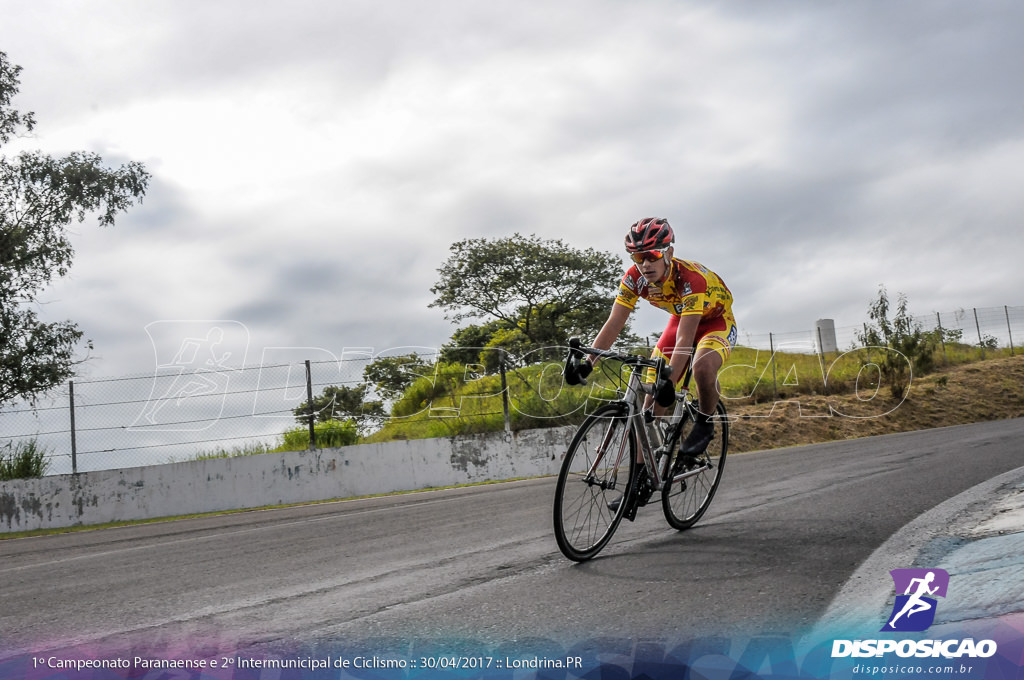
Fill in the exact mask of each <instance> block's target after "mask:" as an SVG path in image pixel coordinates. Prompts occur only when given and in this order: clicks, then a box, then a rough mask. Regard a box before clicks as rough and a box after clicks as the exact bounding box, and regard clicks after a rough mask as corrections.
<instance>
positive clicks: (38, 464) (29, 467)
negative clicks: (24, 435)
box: [0, 439, 50, 481]
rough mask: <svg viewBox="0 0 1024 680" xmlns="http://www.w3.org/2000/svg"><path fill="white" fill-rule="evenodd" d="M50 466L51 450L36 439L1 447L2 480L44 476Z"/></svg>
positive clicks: (0, 472) (0, 471)
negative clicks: (43, 446) (40, 444)
mask: <svg viewBox="0 0 1024 680" xmlns="http://www.w3.org/2000/svg"><path fill="white" fill-rule="evenodd" d="M49 466H50V458H49V452H48V451H47V450H46V449H44V448H42V447H40V446H39V444H38V443H37V442H36V440H35V439H27V440H24V441H19V442H13V441H12V442H8V443H7V444H6V445H4V446H2V447H0V481H6V480H10V479H27V478H31V477H42V476H43V475H45V474H46V470H47V468H48V467H49Z"/></svg>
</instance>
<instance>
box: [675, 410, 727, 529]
mask: <svg viewBox="0 0 1024 680" xmlns="http://www.w3.org/2000/svg"><path fill="white" fill-rule="evenodd" d="M715 415H716V418H715V421H716V422H715V425H716V428H717V432H716V433H715V435H716V436H715V438H714V439H712V440H711V444H710V445H708V448H707V451H705V452H704V453H703V454H701V455H700V456H696V457H695V458H694V459H691V460H689V461H687V460H685V459H684V458H683V455H682V453H681V452H679V453H677V454H676V461H675V465H674V466H673V467H672V471H671V473H670V477H669V479H667V480H666V481H665V485H664V487H662V490H661V506H662V509H663V510H664V511H665V519H666V520H668V523H669V524H670V525H671V526H672V528H673V529H679V530H680V531H682V530H683V529H689V528H690V527H692V526H693V525H694V524H696V523H697V520H699V519H700V518H701V516H703V515H704V512H705V511H707V509H708V506H709V505H711V499H712V498H714V496H715V491H717V490H718V484H719V482H721V481H722V472H723V470H724V469H725V456H726V454H727V453H728V452H729V421H728V419H727V417H726V412H725V405H724V404H722V402H718V408H717V409H716V412H715ZM683 417H684V418H686V422H684V423H683V427H682V432H681V433H680V435H679V441H680V442H682V441H684V440H685V439H686V435H687V433H689V431H690V429H691V428H692V427H693V414H692V412H691V411H689V410H688V411H687V412H686V414H685V415H684V416H683Z"/></svg>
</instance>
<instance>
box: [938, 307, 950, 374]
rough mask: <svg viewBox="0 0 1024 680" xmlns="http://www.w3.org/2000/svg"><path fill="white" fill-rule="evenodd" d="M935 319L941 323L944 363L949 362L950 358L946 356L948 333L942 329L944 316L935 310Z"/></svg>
mask: <svg viewBox="0 0 1024 680" xmlns="http://www.w3.org/2000/svg"><path fill="white" fill-rule="evenodd" d="M935 320H936V321H938V323H939V342H940V343H942V363H943V364H948V363H949V358H948V357H947V356H946V333H945V332H944V331H943V330H942V316H941V315H940V314H939V313H938V312H935Z"/></svg>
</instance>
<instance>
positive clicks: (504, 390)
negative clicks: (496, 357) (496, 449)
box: [498, 355, 512, 432]
mask: <svg viewBox="0 0 1024 680" xmlns="http://www.w3.org/2000/svg"><path fill="white" fill-rule="evenodd" d="M498 369H499V370H500V371H501V407H502V410H504V411H505V432H511V431H512V421H511V419H510V418H509V412H508V382H506V380H505V357H504V355H502V357H501V361H499V362H498Z"/></svg>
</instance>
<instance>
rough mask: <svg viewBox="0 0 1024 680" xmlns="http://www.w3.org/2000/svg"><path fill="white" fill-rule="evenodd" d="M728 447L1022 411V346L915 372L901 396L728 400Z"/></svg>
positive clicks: (788, 443) (865, 433) (932, 424)
mask: <svg viewBox="0 0 1024 680" xmlns="http://www.w3.org/2000/svg"><path fill="white" fill-rule="evenodd" d="M726 406H727V408H728V410H729V414H730V416H738V418H737V419H736V420H735V421H734V422H733V423H732V424H731V427H730V437H729V451H730V452H734V453H739V452H743V451H756V450H760V449H772V448H779V447H782V446H794V445H798V444H812V443H818V442H826V441H833V440H837V439H853V438H856V437H867V436H871V435H877V434H889V433H893V432H907V431H911V430H922V429H927V428H932V427H942V426H945V425H959V424H964V423H973V422H979V421H984V420H1000V419H1004V418H1020V417H1024V354H1017V355H1016V356H1013V357H1005V358H997V359H989V360H986V361H980V362H976V363H971V364H964V365H960V366H953V367H949V368H940V369H939V370H937V371H935V372H933V373H929V374H927V375H924V376H921V377H920V378H914V379H913V380H912V382H911V384H910V388H909V390H908V392H907V396H906V398H905V399H904V400H902V401H899V400H896V399H894V398H892V397H891V396H890V394H889V392H888V390H882V391H879V392H877V393H873V392H867V391H865V393H860V394H857V395H849V394H846V395H833V396H825V395H813V396H805V395H799V396H795V397H793V398H791V399H788V400H785V401H783V400H781V399H780V401H777V402H775V403H774V404H767V403H766V404H757V405H749V404H743V403H742V402H738V401H732V402H726Z"/></svg>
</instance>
